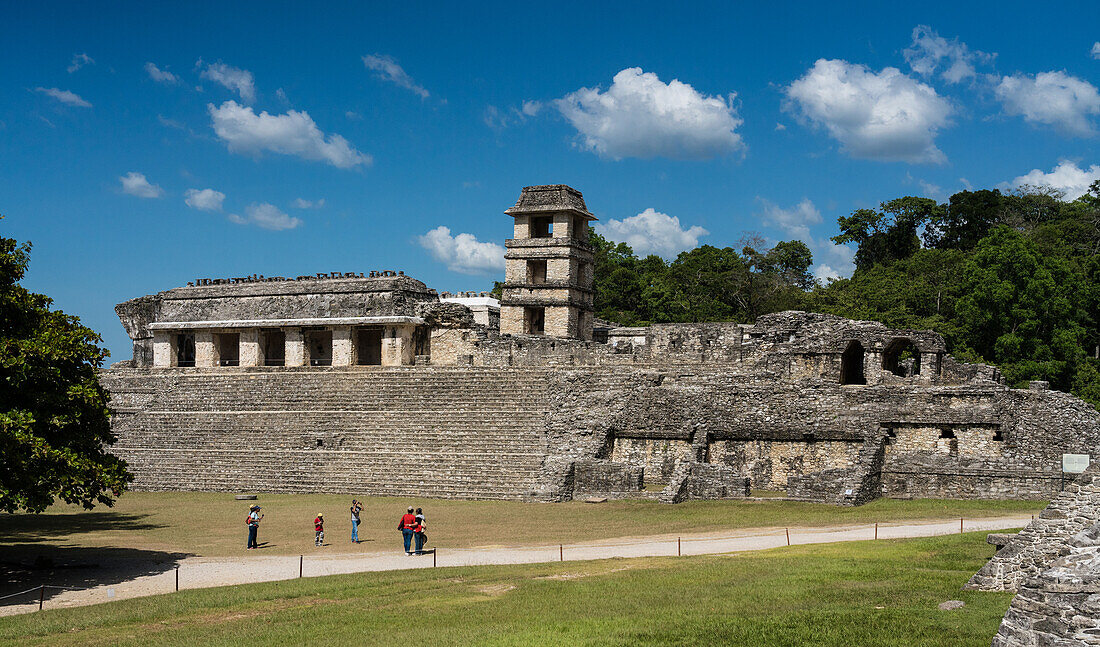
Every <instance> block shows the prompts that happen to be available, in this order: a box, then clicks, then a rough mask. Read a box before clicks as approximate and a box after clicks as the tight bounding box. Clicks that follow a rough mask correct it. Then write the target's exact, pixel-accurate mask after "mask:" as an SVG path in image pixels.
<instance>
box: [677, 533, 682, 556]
mask: <svg viewBox="0 0 1100 647" xmlns="http://www.w3.org/2000/svg"><path fill="white" fill-rule="evenodd" d="M682 554H683V553H681V552H680V538H679V537H677V538H676V556H677V557H679V556H680V555H682Z"/></svg>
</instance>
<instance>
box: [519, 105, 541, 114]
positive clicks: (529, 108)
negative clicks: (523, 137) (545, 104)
mask: <svg viewBox="0 0 1100 647" xmlns="http://www.w3.org/2000/svg"><path fill="white" fill-rule="evenodd" d="M541 110H542V102H541V101H524V102H523V107H522V108H521V109H520V112H522V113H523V114H525V115H527V116H528V117H536V116H538V114H539V111H541Z"/></svg>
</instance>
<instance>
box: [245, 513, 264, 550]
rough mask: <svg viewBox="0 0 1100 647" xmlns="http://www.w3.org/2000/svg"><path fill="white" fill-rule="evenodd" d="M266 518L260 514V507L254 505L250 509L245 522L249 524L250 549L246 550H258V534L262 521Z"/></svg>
mask: <svg viewBox="0 0 1100 647" xmlns="http://www.w3.org/2000/svg"><path fill="white" fill-rule="evenodd" d="M263 518H264V516H263V515H262V514H260V506H258V505H254V506H252V507H251V508H249V509H248V518H247V519H246V520H245V522H246V523H247V524H248V547H247V548H246V550H252V549H253V548H256V533H258V532H259V530H260V520H261V519H263Z"/></svg>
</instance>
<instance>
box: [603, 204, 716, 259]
mask: <svg viewBox="0 0 1100 647" xmlns="http://www.w3.org/2000/svg"><path fill="white" fill-rule="evenodd" d="M596 231H597V232H599V234H600V235H601V236H604V237H606V238H609V239H611V240H613V241H615V242H617V243H626V244H627V245H630V247H631V249H633V250H634V252H635V253H636V254H638V255H639V256H647V255H649V254H657V255H658V256H663V257H664V258H669V259H671V258H675V257H676V255H677V254H679V253H680V252H683V251H687V250H689V249H694V248H695V247H696V246H698V245H699V239H700V238H702V237H703V236H706V235H708V234H710V232H709V231H707V230H706V229H703V228H702V227H700V226H698V225H693V226H691V227H688V228H687V229H684V228H683V227H682V226H680V219H679V218H677V217H675V216H669V215H668V214H664V213H661V212H659V211H654V210H653V209H652V208H650V209H646V210H645V211H643V212H641V213H639V214H638V215H636V216H630V217H629V218H623V219H622V220H614V219H611V220H608V221H607V222H604V223H597V224H596Z"/></svg>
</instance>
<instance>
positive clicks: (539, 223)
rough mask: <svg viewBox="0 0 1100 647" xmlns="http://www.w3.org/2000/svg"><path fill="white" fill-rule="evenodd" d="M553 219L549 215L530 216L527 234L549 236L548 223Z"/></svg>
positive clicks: (535, 236) (533, 236) (540, 236)
mask: <svg viewBox="0 0 1100 647" xmlns="http://www.w3.org/2000/svg"><path fill="white" fill-rule="evenodd" d="M553 220H554V219H553V218H552V217H551V216H531V224H530V234H529V235H530V236H531V238H549V237H550V224H551V223H552V222H553Z"/></svg>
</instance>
